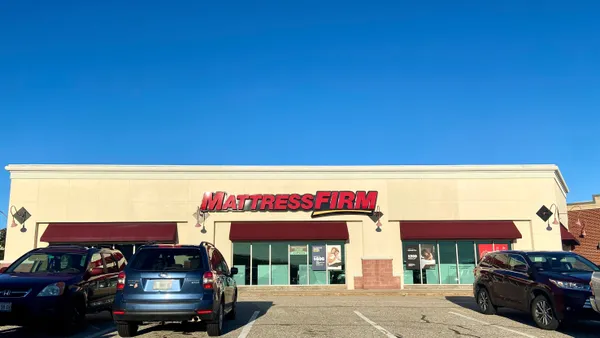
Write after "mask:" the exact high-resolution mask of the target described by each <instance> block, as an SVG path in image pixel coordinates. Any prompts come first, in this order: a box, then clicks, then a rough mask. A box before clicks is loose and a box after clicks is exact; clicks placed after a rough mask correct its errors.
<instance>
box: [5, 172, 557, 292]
mask: <svg viewBox="0 0 600 338" xmlns="http://www.w3.org/2000/svg"><path fill="white" fill-rule="evenodd" d="M153 168H154V169H152V170H150V169H148V168H139V167H123V168H121V167H102V166H99V167H78V166H65V167H60V166H39V167H37V166H33V167H29V166H26V167H19V166H15V167H10V166H9V167H8V169H10V170H11V190H10V191H11V193H10V205H11V206H13V205H14V206H15V207H16V208H20V207H22V206H23V207H25V208H27V210H28V211H29V212H30V213H31V214H32V217H31V219H30V220H28V221H27V222H26V227H27V229H28V231H27V232H25V233H22V232H20V231H19V229H20V226H18V227H15V228H12V227H10V226H9V227H8V234H7V245H6V260H8V261H11V260H14V259H16V258H18V257H19V256H20V255H22V254H23V253H25V252H27V251H28V250H30V249H32V248H33V247H36V246H45V245H46V243H41V242H40V241H39V238H40V237H41V235H42V233H43V231H44V229H45V226H46V224H47V223H50V222H63V221H64V222H67V221H68V222H115V221H175V222H178V231H179V242H180V243H182V244H196V243H199V242H200V241H211V242H213V243H215V244H216V245H217V247H219V249H220V250H221V251H222V252H223V254H224V256H225V257H226V258H227V259H228V261H229V262H231V260H232V255H233V253H232V244H231V242H230V241H229V228H230V223H231V222H232V221H238V220H244V221H249V220H251V221H268V220H279V221H281V220H309V219H310V213H308V212H306V213H305V212H297V213H291V212H290V213H268V212H266V213H254V212H253V213H212V214H211V215H210V216H209V218H208V220H207V221H206V229H207V230H208V231H207V233H206V234H202V233H200V229H199V228H196V227H194V226H195V224H196V220H195V219H194V216H193V214H194V212H195V211H196V208H197V207H198V206H199V204H200V203H201V201H202V196H203V194H204V193H205V192H207V191H226V192H228V193H230V194H244V193H246V194H254V193H314V192H316V191H319V190H352V191H356V190H377V191H379V196H378V205H379V207H380V209H381V211H382V212H383V213H384V216H383V218H382V223H383V227H382V229H383V231H382V232H376V231H375V228H376V227H375V224H374V223H373V222H372V221H371V220H370V219H369V218H368V217H366V216H332V217H327V219H328V220H343V221H347V222H348V229H349V233H350V241H349V243H348V244H347V245H346V249H347V251H346V252H347V256H346V265H347V276H348V277H352V276H361V274H362V269H361V258H393V268H394V275H395V276H402V250H401V242H400V229H401V227H400V226H399V222H400V224H401V221H402V220H453V219H454V220H460V219H464V220H468V219H479V220H483V219H489V220H498V219H501V220H512V221H515V223H516V224H517V227H518V228H519V230H520V231H521V233H522V234H523V239H521V240H519V241H517V243H516V244H515V248H518V249H536V250H538V249H539V250H561V248H562V244H561V240H560V229H559V228H558V227H555V228H554V229H553V230H552V231H547V230H546V225H545V224H544V222H542V221H541V220H540V219H539V218H538V217H537V216H536V214H535V213H536V211H537V210H538V209H539V208H540V206H541V205H542V204H545V205H547V206H550V205H552V204H556V205H558V208H559V210H560V211H561V216H564V217H565V218H566V192H567V188H566V185H564V184H563V183H562V182H561V181H560V180H558V179H557V177H559V175H558V176H557V173H558V171H557V168H555V167H554V166H537V167H536V166H530V167H527V166H518V167H514V166H511V167H468V168H466V167H465V168H462V167H392V168H388V167H376V168H374V167H368V168H362V169H361V168H337V169H327V168H325V169H324V168H310V167H303V168H291V169H290V168H287V169H286V168H285V167H284V168H283V169H282V168H277V167H275V168H273V167H263V168H258V169H256V168H255V169H252V170H247V169H244V168H233V169H232V168H225V169H223V168H219V169H215V170H212V171H211V170H207V169H204V168H185V167H165V168H158V169H156V167H153ZM381 168H384V169H385V170H384V169H381ZM407 168H408V169H407ZM561 179H562V178H561ZM566 222H567V221H566V220H564V221H563V223H564V224H565V225H567V224H568V223H566ZM36 230H37V231H36ZM347 282H348V284H349V285H348V287H349V288H352V287H353V282H354V281H353V278H347Z"/></svg>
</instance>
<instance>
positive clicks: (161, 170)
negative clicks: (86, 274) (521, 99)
mask: <svg viewBox="0 0 600 338" xmlns="http://www.w3.org/2000/svg"><path fill="white" fill-rule="evenodd" d="M5 169H6V170H8V171H9V172H10V173H11V178H42V177H43V178H64V177H67V176H70V177H73V178H84V177H91V176H96V175H97V174H102V175H105V176H106V178H112V177H115V176H121V177H123V178H125V176H127V177H129V176H132V174H133V175H135V174H140V175H145V174H170V175H169V176H172V175H177V176H180V178H181V179H184V178H188V177H190V176H197V177H198V178H205V177H206V178H209V177H212V176H215V175H218V176H223V177H224V178H242V176H244V177H246V178H260V179H262V178H263V176H265V175H267V176H268V177H270V178H271V179H279V178H281V177H277V176H272V174H273V173H277V174H283V175H284V176H286V178H287V176H292V177H295V175H296V174H298V175H300V176H305V177H303V178H307V176H319V177H322V176H323V175H325V176H327V178H331V177H332V176H338V175H339V176H344V177H345V176H352V177H355V176H360V177H363V178H373V179H376V178H381V179H385V178H395V177H397V178H409V177H415V178H427V177H433V178H435V177H436V176H438V175H442V176H445V175H449V176H451V177H454V176H456V175H459V176H463V175H467V176H471V175H473V177H479V176H481V175H484V176H488V175H492V176H496V175H500V176H503V175H510V176H514V175H518V174H524V175H525V174H529V175H526V176H527V177H531V175H536V174H545V175H547V174H552V175H554V177H555V179H556V181H557V184H558V185H559V186H560V187H561V190H563V192H564V193H565V194H566V193H568V191H569V190H568V187H567V185H566V183H565V180H564V178H563V176H562V174H561V173H560V170H559V168H558V166H556V165H552V164H529V165H377V166H243V165H237V166H219V165H97V164H10V165H7V166H6V167H5ZM300 178H301V177H300Z"/></svg>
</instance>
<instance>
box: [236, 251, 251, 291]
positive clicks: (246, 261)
mask: <svg viewBox="0 0 600 338" xmlns="http://www.w3.org/2000/svg"><path fill="white" fill-rule="evenodd" d="M233 266H234V267H236V268H238V273H237V274H236V275H234V276H233V278H234V279H235V281H236V283H237V284H238V285H250V243H233Z"/></svg>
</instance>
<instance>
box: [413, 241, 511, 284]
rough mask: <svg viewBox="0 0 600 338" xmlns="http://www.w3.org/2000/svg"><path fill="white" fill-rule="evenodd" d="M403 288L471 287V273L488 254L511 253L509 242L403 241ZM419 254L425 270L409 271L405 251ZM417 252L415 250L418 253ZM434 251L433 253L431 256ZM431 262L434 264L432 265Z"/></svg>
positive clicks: (417, 262)
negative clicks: (413, 286) (438, 285)
mask: <svg viewBox="0 0 600 338" xmlns="http://www.w3.org/2000/svg"><path fill="white" fill-rule="evenodd" d="M402 247H403V250H404V251H403V258H404V262H403V269H404V284H472V283H473V281H474V276H473V269H474V268H475V266H476V265H477V264H478V263H479V260H480V258H481V257H482V256H483V255H485V254H486V253H487V252H491V251H498V250H511V249H512V242H511V241H506V240H504V241H502V240H497V241H496V240H489V241H403V242H402ZM409 247H412V249H413V252H417V251H418V258H419V260H418V261H412V263H413V264H419V266H421V267H423V266H424V267H425V269H421V270H419V269H415V270H410V269H409V268H408V263H409V261H408V259H407V257H406V255H407V248H409ZM417 248H418V249H417ZM433 251H435V252H433ZM432 258H434V259H435V260H436V261H433V260H432ZM436 263H437V265H436Z"/></svg>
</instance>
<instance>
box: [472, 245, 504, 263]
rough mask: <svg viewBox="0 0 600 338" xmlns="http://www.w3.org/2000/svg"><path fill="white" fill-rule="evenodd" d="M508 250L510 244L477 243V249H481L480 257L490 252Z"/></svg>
mask: <svg viewBox="0 0 600 338" xmlns="http://www.w3.org/2000/svg"><path fill="white" fill-rule="evenodd" d="M499 250H508V244H506V243H504V244H477V251H479V259H482V258H483V256H485V255H486V254H488V253H490V252H494V251H499Z"/></svg>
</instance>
